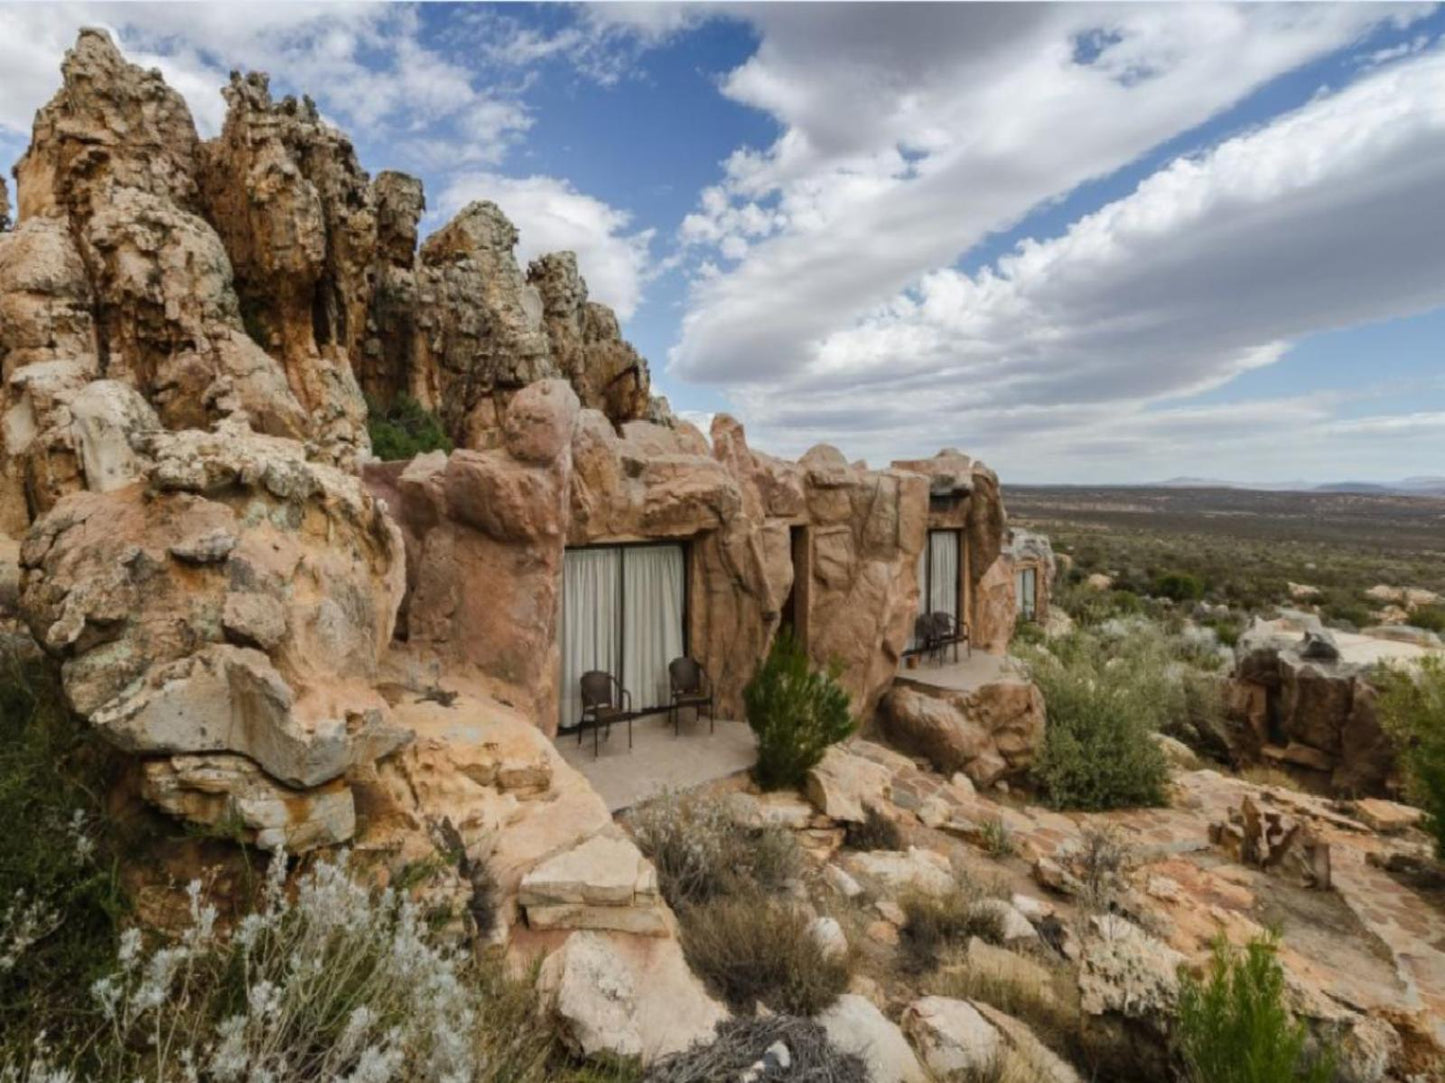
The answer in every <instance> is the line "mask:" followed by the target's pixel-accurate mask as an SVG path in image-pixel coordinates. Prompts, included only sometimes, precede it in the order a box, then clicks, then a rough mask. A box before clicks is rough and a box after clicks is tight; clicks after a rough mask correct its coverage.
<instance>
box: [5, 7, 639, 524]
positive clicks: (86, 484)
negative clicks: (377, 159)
mask: <svg viewBox="0 0 1445 1083" xmlns="http://www.w3.org/2000/svg"><path fill="white" fill-rule="evenodd" d="M63 76H64V80H63V85H62V87H61V89H60V91H59V92H58V93H57V94H56V95H55V97H54V98H53V99H52V100H51V101H50V102H49V103H48V104H47V105H46V106H45V107H44V108H42V109H41V110H40V111H39V113H38V114H37V115H36V119H35V128H34V133H33V138H32V142H31V146H30V148H29V150H28V151H27V153H26V154H25V156H24V158H23V159H22V160H21V162H20V163H19V164H18V165H17V166H16V170H15V176H16V180H17V182H18V193H17V195H18V205H19V214H18V224H17V226H16V228H15V230H14V231H13V232H12V233H10V234H9V235H7V236H6V237H5V238H4V240H3V242H0V361H3V368H4V387H3V389H0V396H3V403H0V410H3V413H4V416H5V418H6V423H5V435H4V456H3V464H0V465H3V472H0V515H3V519H4V526H5V527H6V528H7V529H8V530H10V531H12V532H14V531H17V530H19V529H23V528H24V526H25V525H27V524H28V522H29V521H30V520H31V519H33V518H34V517H35V516H37V515H39V514H41V513H43V512H44V511H45V510H47V509H48V508H49V507H50V506H51V505H52V504H53V503H54V502H55V500H56V499H57V498H58V497H59V496H60V495H62V494H63V493H65V492H70V491H74V490H76V489H81V488H95V487H97V485H96V481H97V480H98V479H93V478H92V477H91V473H93V472H94V471H95V470H96V469H104V468H106V466H107V463H105V462H103V461H100V460H101V459H104V457H105V456H104V455H103V454H101V453H100V452H99V451H98V449H97V444H98V443H100V442H104V441H102V440H101V437H100V436H98V435H97V434H98V431H99V430H105V432H107V433H110V434H112V437H114V434H115V433H116V432H119V433H120V436H119V437H115V438H110V439H109V442H110V443H111V444H114V445H116V448H117V450H118V449H119V447H120V445H123V444H125V443H127V442H128V441H129V437H128V436H126V435H125V434H126V433H129V432H130V431H131V430H132V429H133V428H134V427H135V425H137V424H140V423H141V422H140V421H138V420H137V419H138V418H140V417H142V415H143V416H144V423H145V424H149V423H150V418H149V413H148V412H147V411H146V409H145V408H144V407H146V406H148V407H149V411H150V412H153V413H154V415H155V418H154V420H155V423H156V424H157V425H158V426H159V427H161V428H163V429H168V430H182V429H189V428H209V427H212V426H214V425H215V424H217V423H218V422H220V421H221V420H223V419H225V418H231V417H237V418H238V419H239V420H241V421H243V422H245V424H246V425H247V426H248V427H249V428H251V429H252V430H253V431H256V432H260V433H264V434H267V435H272V436H283V437H290V438H293V439H297V440H301V441H303V442H306V443H308V444H310V445H313V446H314V449H315V453H316V454H317V455H319V456H320V457H322V458H324V459H325V460H327V461H330V462H333V463H336V464H339V465H342V466H344V467H350V466H352V465H354V464H355V463H356V462H357V461H358V460H359V458H360V457H364V456H365V455H366V454H367V453H368V451H369V445H368V441H367V436H366V404H365V401H364V399H363V390H364V391H365V392H366V393H369V394H370V395H372V396H373V397H374V398H375V399H376V400H378V401H380V402H383V403H385V402H387V401H389V400H390V399H392V398H394V397H395V396H397V395H399V394H403V393H405V394H409V395H411V396H413V397H414V398H416V399H417V400H418V401H419V402H420V403H421V404H422V405H423V406H424V407H427V408H428V409H432V410H434V411H436V412H437V413H439V414H440V416H441V417H442V419H443V421H444V423H445V425H446V427H447V429H448V430H449V432H450V433H451V435H452V437H453V438H454V440H456V442H457V443H458V444H460V445H462V446H466V447H489V446H494V445H495V444H496V443H497V442H498V425H499V421H498V418H499V416H500V415H499V409H500V408H502V407H504V406H505V403H506V401H507V400H508V399H509V398H510V396H511V395H512V394H514V393H515V392H516V391H517V390H518V389H520V388H522V387H524V386H526V385H527V384H529V383H532V382H534V381H536V380H539V379H545V378H555V377H560V378H564V379H567V380H568V381H569V382H570V383H571V384H572V386H573V388H574V390H575V391H576V393H577V395H578V397H579V399H580V400H581V402H582V404H583V405H584V406H586V407H590V408H595V409H598V410H600V411H602V412H603V413H604V414H605V415H606V416H607V417H608V418H609V419H610V420H612V421H613V422H615V423H621V422H625V421H628V420H631V419H634V418H639V417H644V416H648V415H649V414H657V413H658V411H659V410H660V409H661V408H660V407H658V406H656V405H654V403H653V400H652V398H651V395H650V384H649V378H648V372H647V365H646V363H645V362H644V361H643V360H642V359H641V358H640V357H639V356H638V355H637V354H636V352H635V351H634V350H632V348H631V347H630V346H628V345H627V343H626V342H624V341H623V340H622V338H621V334H620V331H619V328H618V324H617V320H616V318H615V317H614V316H613V315H612V313H611V312H610V311H609V310H608V309H606V308H605V307H603V306H601V305H597V304H595V303H592V302H590V301H589V300H588V298H587V287H586V283H585V282H584V281H583V279H582V277H581V275H580V274H579V272H578V268H577V263H576V259H575V257H574V256H572V254H571V253H565V252H564V253H556V254H553V255H549V256H544V257H542V258H541V259H539V260H537V261H535V262H534V263H533V265H532V267H531V268H530V269H529V270H528V271H527V272H525V273H524V272H523V270H522V268H521V267H520V266H519V265H518V264H517V261H516V259H515V257H514V256H513V248H514V246H515V244H516V242H517V231H516V229H515V228H514V227H513V226H512V224H511V223H510V222H508V221H507V219H506V217H505V216H504V215H503V213H502V212H501V210H500V209H499V208H497V207H496V206H495V205H494V204H491V203H473V204H471V205H469V206H467V207H465V208H464V209H463V210H462V211H461V212H460V213H459V214H458V215H457V216H456V218H455V219H453V220H452V221H451V222H450V223H448V224H447V225H446V226H444V227H443V228H442V229H441V230H439V231H438V232H436V233H435V234H433V235H432V236H431V237H429V238H427V240H426V242H425V244H423V245H422V246H421V248H420V250H418V248H417V240H418V231H417V224H418V221H419V219H420V216H421V213H422V211H423V210H424V208H425V197H424V195H423V193H422V189H421V184H420V182H418V181H417V180H415V179H414V178H411V177H407V176H404V175H402V174H398V173H382V174H381V175H379V176H378V177H377V178H375V180H373V179H371V178H370V177H368V176H367V174H366V173H365V171H363V170H362V168H361V166H360V164H359V163H358V161H357V158H356V153H355V150H354V149H353V147H352V145H351V142H350V140H348V139H347V138H346V136H345V135H343V134H342V133H341V132H339V131H337V130H336V129H334V128H332V127H331V126H329V125H328V124H326V123H325V122H324V121H322V120H321V119H320V117H319V116H318V114H317V110H316V107H315V105H314V104H313V103H312V102H310V101H309V100H308V99H303V100H301V101H297V100H295V99H294V98H285V99H283V100H281V101H279V102H277V101H273V100H272V98H271V95H270V92H269V88H268V84H267V79H266V76H265V75H263V74H251V75H246V76H241V75H233V77H232V79H231V83H230V85H229V86H228V87H226V88H225V90H224V94H225V97H226V101H227V106H228V109H227V115H226V121H225V125H224V127H223V129H222V131H221V134H220V135H219V136H218V137H217V138H215V139H213V140H210V141H202V140H201V139H199V138H198V137H197V134H196V129H195V125H194V123H193V121H192V119H191V115H190V112H189V110H188V109H187V107H186V103H185V101H184V100H183V99H182V98H181V96H180V95H179V94H177V93H176V92H175V91H174V90H172V89H170V88H169V87H167V86H166V85H165V83H164V81H163V80H162V79H161V77H160V75H159V73H157V72H154V71H149V72H148V71H144V70H142V69H140V68H138V67H135V66H134V65H131V64H128V63H127V62H126V61H125V59H124V58H123V57H122V56H121V54H120V52H119V51H118V50H117V49H116V48H115V46H114V44H113V43H112V42H111V40H110V39H109V37H108V36H107V35H105V34H104V33H103V32H101V31H94V30H86V31H82V33H81V35H80V38H79V40H78V41H77V43H76V45H75V48H73V49H72V50H71V51H70V52H69V53H68V54H67V55H66V59H65V63H64V66H63ZM8 206H9V201H8V198H6V199H5V200H4V207H5V208H6V213H5V214H4V215H3V216H5V217H8ZM96 381H104V382H106V383H107V386H106V388H105V391H104V393H103V394H100V393H96V392H89V393H87V395H86V396H85V401H82V402H81V403H80V404H79V406H78V407H77V404H76V400H77V397H78V396H81V395H82V392H83V391H84V389H86V388H87V386H88V385H90V384H92V383H95V382H96ZM77 410H79V413H77ZM97 413H99V415H100V416H99V417H97V416H96V415H97ZM82 429H84V430H87V431H84V432H83V431H81V430H82Z"/></svg>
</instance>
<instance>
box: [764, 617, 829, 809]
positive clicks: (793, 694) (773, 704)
mask: <svg viewBox="0 0 1445 1083" xmlns="http://www.w3.org/2000/svg"><path fill="white" fill-rule="evenodd" d="M840 672H841V670H840V668H839V667H838V666H836V665H833V666H829V667H828V669H827V671H826V672H819V671H817V670H815V669H813V667H812V665H811V664H810V662H809V661H808V654H807V652H806V651H805V650H804V649H803V646H802V644H801V643H799V642H798V640H797V639H796V638H794V637H793V635H792V634H791V633H790V632H788V631H786V630H783V631H780V632H778V634H777V637H776V638H775V639H774V640H773V645H772V648H771V649H770V650H769V651H768V656H767V658H765V659H764V660H763V664H762V665H761V666H759V667H758V671H757V673H756V674H755V675H754V676H753V679H752V680H751V681H749V682H748V685H747V687H746V688H744V689H743V703H744V705H745V706H746V708H747V715H748V725H749V726H751V727H752V730H753V732H754V733H755V734H757V736H758V762H757V766H756V767H755V768H754V769H753V773H754V775H755V777H756V778H757V780H758V785H759V786H761V787H762V788H763V789H765V790H778V789H783V788H786V787H789V786H801V785H802V784H803V780H804V779H805V778H806V777H807V775H808V771H809V770H810V769H811V768H812V767H814V766H815V765H816V764H817V763H818V761H819V760H821V759H822V758H823V753H824V752H825V751H827V748H828V746H829V745H831V744H836V743H837V742H839V741H841V740H843V738H845V737H847V736H848V735H849V734H850V733H852V732H853V730H854V729H855V728H856V723H855V722H854V720H853V716H852V714H851V712H850V710H849V702H848V693H847V692H846V691H844V689H843V687H842V686H841V685H840V684H839V683H838V677H839V674H840Z"/></svg>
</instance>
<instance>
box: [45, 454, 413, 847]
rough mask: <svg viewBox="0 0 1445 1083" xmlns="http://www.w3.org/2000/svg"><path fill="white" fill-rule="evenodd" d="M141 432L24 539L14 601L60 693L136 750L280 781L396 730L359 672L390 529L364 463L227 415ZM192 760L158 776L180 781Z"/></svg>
mask: <svg viewBox="0 0 1445 1083" xmlns="http://www.w3.org/2000/svg"><path fill="white" fill-rule="evenodd" d="M139 446H140V448H141V455H140V458H141V459H142V460H143V461H144V463H145V466H144V468H143V470H142V471H141V483H137V484H133V485H127V486H125V487H122V488H116V489H112V490H110V491H94V492H77V493H71V494H69V495H67V496H65V497H64V498H62V499H61V500H60V501H59V502H57V503H56V505H55V507H54V508H52V509H51V511H50V512H49V513H48V514H47V515H45V516H44V517H43V518H42V519H41V520H40V521H39V522H38V523H37V524H36V525H35V526H34V527H33V528H32V529H31V531H30V533H29V535H28V536H27V538H26V541H25V545H24V547H23V550H22V564H23V567H24V570H25V577H24V589H23V594H22V597H21V608H22V611H23V613H24V615H25V617H26V620H27V621H28V622H29V625H30V628H31V631H32V633H33V634H34V636H35V638H36V640H37V641H38V642H39V643H41V644H42V645H43V646H44V647H45V648H46V649H47V650H48V651H50V652H51V653H52V654H54V655H55V656H57V657H58V658H59V659H61V661H62V663H63V664H62V673H63V680H64V688H65V692H66V695H67V697H68V699H69V700H70V703H71V705H72V706H73V707H74V708H75V710H76V711H77V712H78V713H79V714H81V715H82V716H84V717H85V718H88V719H89V720H90V721H91V723H92V724H94V725H95V726H97V727H98V728H99V729H100V730H101V731H102V732H103V733H105V734H106V735H107V736H108V737H110V738H111V739H112V740H113V741H114V742H115V743H117V744H118V745H120V746H121V747H123V748H126V749H128V750H130V751H132V752H134V753H137V754H140V755H144V756H156V755H174V756H180V757H186V756H193V755H197V754H212V753H219V754H236V755H240V756H245V757H246V758H248V759H249V760H251V761H254V762H255V763H256V764H258V765H259V766H260V767H261V768H262V769H263V770H264V771H265V773H266V774H267V775H268V776H269V777H270V778H271V779H273V780H275V781H276V782H279V783H282V784H284V785H286V786H289V787H292V788H308V787H316V786H320V785H322V784H324V783H328V782H330V781H331V780H333V779H336V778H339V777H340V776H342V775H343V774H345V773H346V772H347V771H348V770H349V769H350V768H352V767H354V766H356V765H357V764H360V763H364V762H368V761H370V760H374V759H375V758H377V757H378V756H381V755H384V754H386V753H387V752H389V751H391V750H393V749H395V748H396V747H397V746H398V744H399V743H401V741H402V740H403V737H404V735H403V734H401V733H400V732H399V731H397V730H395V729H394V728H393V727H391V726H390V725H389V724H388V720H387V710H386V704H385V703H384V701H383V700H382V699H381V697H380V696H379V695H378V694H377V693H376V692H375V691H374V690H373V688H372V684H373V682H374V680H375V678H376V675H377V671H378V668H377V667H378V664H379V660H380V658H381V656H382V653H383V652H384V651H385V650H386V648H387V645H388V643H389V642H390V639H391V632H392V623H393V615H394V613H395V611H396V607H397V604H398V603H399V601H400V598H401V592H402V589H403V587H404V583H403V577H402V540H401V536H400V532H399V531H398V530H397V528H396V526H395V525H394V524H393V523H392V522H391V521H390V520H389V519H388V518H387V517H386V516H385V515H384V514H383V513H382V512H381V510H380V508H379V507H378V506H377V505H376V503H375V502H374V501H373V499H372V498H371V496H370V495H369V494H368V493H367V492H366V491H365V490H364V489H363V488H362V487H361V485H360V483H359V481H358V480H357V479H356V478H354V477H351V476H349V475H347V474H343V473H341V472H340V471H338V470H335V469H334V468H331V467H328V466H324V465H321V464H317V463H311V462H308V461H307V460H306V459H305V458H304V456H303V453H302V450H301V448H300V445H297V444H295V443H294V442H292V441H287V440H281V439H277V438H274V437H266V436H260V435H257V434H254V433H251V432H250V431H249V430H246V429H243V428H240V427H237V426H232V427H225V426H223V427H222V429H221V431H218V432H216V433H202V432H198V431H194V430H192V431H187V432H182V433H167V432H156V433H152V434H150V435H149V436H146V437H144V438H143V439H141V440H140V441H139ZM189 763H190V761H186V760H182V761H179V762H178V763H177V764H175V765H174V770H173V772H172V776H173V777H171V778H170V780H169V781H168V782H167V786H168V787H169V789H170V790H172V791H174V790H176V789H177V788H180V789H194V788H195V787H193V786H190V785H189V784H188V783H186V781H185V778H186V774H187V770H188V766H187V765H188V764H189ZM233 775H234V777H235V778H236V779H237V782H238V786H239V787H240V789H241V790H244V791H245V792H246V794H247V795H249V794H250V793H252V792H253V791H255V789H256V787H255V786H254V785H252V782H253V781H254V780H253V779H251V778H250V776H248V775H246V774H245V773H244V772H241V773H233ZM212 777H213V778H214V777H215V776H214V772H213V774H212ZM208 785H212V787H213V788H214V783H208ZM157 792H159V791H157ZM243 800H244V801H249V800H251V798H250V797H249V796H245V797H244V798H243ZM171 803H172V804H176V802H171ZM253 819H255V823H254V824H253V826H254V827H256V829H257V830H263V831H264V830H266V829H268V828H270V827H274V826H275V825H274V824H272V823H270V822H269V821H266V820H265V819H264V818H263V817H259V818H253ZM333 819H334V818H333Z"/></svg>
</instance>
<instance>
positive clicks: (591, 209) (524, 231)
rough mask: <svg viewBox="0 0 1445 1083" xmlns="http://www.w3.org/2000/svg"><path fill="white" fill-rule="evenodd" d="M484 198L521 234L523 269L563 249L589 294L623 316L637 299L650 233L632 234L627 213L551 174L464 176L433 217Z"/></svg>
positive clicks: (444, 193) (519, 250)
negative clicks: (571, 255)
mask: <svg viewBox="0 0 1445 1083" xmlns="http://www.w3.org/2000/svg"><path fill="white" fill-rule="evenodd" d="M477 199H489V200H491V201H492V202H494V203H496V204H497V205H498V206H499V207H501V208H502V210H503V211H504V212H505V213H506V215H507V217H508V218H510V219H511V220H512V223H513V224H514V225H515V226H516V227H517V232H518V233H519V234H520V235H521V237H520V240H519V241H518V244H517V258H518V260H519V261H520V262H521V263H522V264H523V266H525V265H526V263H527V261H528V260H531V259H534V258H536V257H537V256H540V255H542V254H544V253H546V252H555V251H558V250H562V249H568V250H571V251H573V252H576V253H577V263H578V266H579V268H580V269H581V271H582V276H583V277H584V278H585V279H586V280H587V288H588V295H589V296H590V297H591V298H592V299H593V300H595V301H601V302H602V303H603V304H607V305H611V306H612V307H613V308H614V309H616V311H617V315H618V317H619V318H621V319H624V320H625V319H628V318H629V317H630V316H631V315H632V314H633V312H634V311H635V310H636V308H637V305H638V302H639V301H640V300H641V298H642V287H643V283H644V281H645V279H646V277H647V271H648V266H649V264H650V262H651V255H650V248H651V244H652V238H653V231H652V230H650V229H642V230H634V229H631V228H630V227H631V224H632V219H631V216H630V215H629V214H628V213H627V212H626V211H624V210H621V209H619V208H617V207H613V206H611V205H609V204H607V203H604V202H603V201H602V200H600V199H597V198H596V197H594V196H589V195H587V194H585V193H583V192H579V191H577V189H576V188H574V187H573V186H572V185H571V184H570V183H568V182H567V181H565V180H561V179H559V178H557V177H545V176H534V177H503V176H498V175H496V174H492V173H474V174H466V175H463V176H461V177H459V178H457V179H456V180H454V181H452V182H451V183H450V184H449V185H448V186H447V187H446V188H445V189H444V190H443V191H442V193H441V195H440V197H439V198H438V200H437V203H438V208H437V213H436V215H435V216H434V219H433V220H444V219H447V218H450V217H451V216H452V215H453V214H455V213H456V212H457V211H459V210H460V209H461V208H462V207H464V206H465V205H466V204H468V203H470V202H472V201H473V200H477Z"/></svg>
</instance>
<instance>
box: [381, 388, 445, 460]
mask: <svg viewBox="0 0 1445 1083" xmlns="http://www.w3.org/2000/svg"><path fill="white" fill-rule="evenodd" d="M366 413H367V417H366V431H367V433H368V434H370V436H371V453H372V454H373V455H375V456H376V457H377V458H378V459H381V460H383V461H384V462H391V461H392V460H395V459H412V458H415V457H416V456H418V455H423V454H425V453H426V452H428V451H451V449H452V441H451V437H449V436H447V434H446V430H445V429H443V428H442V424H441V422H440V421H438V420H437V417H436V415H435V414H433V413H431V412H429V411H428V410H426V409H425V408H424V407H423V406H422V405H421V403H419V402H417V401H416V399H414V398H412V397H411V396H410V395H398V396H397V397H396V398H395V399H393V400H392V402H391V404H390V405H389V406H383V405H381V404H380V403H378V402H377V401H376V400H375V399H373V398H371V397H370V396H367V399H366Z"/></svg>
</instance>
